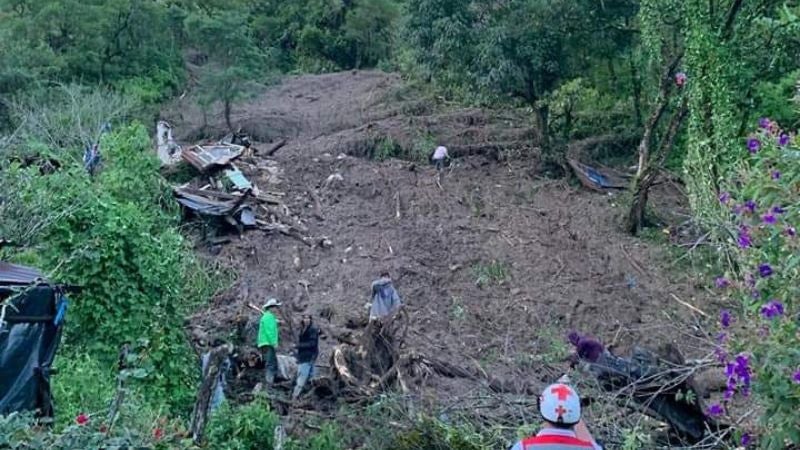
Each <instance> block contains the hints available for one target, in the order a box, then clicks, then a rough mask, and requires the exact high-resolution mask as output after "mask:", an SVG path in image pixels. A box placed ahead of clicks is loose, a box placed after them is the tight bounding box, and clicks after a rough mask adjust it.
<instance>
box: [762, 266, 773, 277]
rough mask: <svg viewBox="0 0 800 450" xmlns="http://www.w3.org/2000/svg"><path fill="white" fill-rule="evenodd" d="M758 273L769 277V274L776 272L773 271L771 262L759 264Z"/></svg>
mask: <svg viewBox="0 0 800 450" xmlns="http://www.w3.org/2000/svg"><path fill="white" fill-rule="evenodd" d="M758 273H759V274H760V275H761V278H767V277H768V276H770V275H772V274H773V273H774V272H773V271H772V266H770V265H769V264H766V263H765V264H759V266H758Z"/></svg>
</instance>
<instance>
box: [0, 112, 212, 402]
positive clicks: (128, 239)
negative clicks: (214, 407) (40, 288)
mask: <svg viewBox="0 0 800 450" xmlns="http://www.w3.org/2000/svg"><path fill="white" fill-rule="evenodd" d="M101 152H102V154H103V158H104V162H103V167H102V168H101V170H100V173H99V174H98V175H96V176H95V177H90V176H89V175H88V174H87V173H86V172H85V171H84V170H83V168H82V167H81V165H80V163H78V162H77V161H74V162H69V163H67V164H65V166H64V167H62V169H61V170H59V171H56V172H55V173H53V174H50V175H45V176H42V175H40V174H39V172H38V169H37V168H21V167H19V166H18V165H17V166H14V167H11V168H10V169H9V170H8V171H7V172H6V173H5V175H6V177H8V178H10V179H11V181H9V182H8V183H9V184H10V185H13V186H14V187H15V189H16V192H18V196H19V197H18V200H19V201H18V202H17V204H16V205H15V208H17V209H16V210H12V211H8V212H9V213H10V215H9V216H7V217H4V220H3V221H0V234H4V233H2V231H3V229H2V228H6V227H5V225H8V229H23V230H24V229H25V227H20V226H19V224H21V223H22V224H24V223H25V222H26V221H30V220H31V218H33V219H34V221H33V224H34V225H31V226H29V228H35V232H33V233H32V235H30V236H27V238H26V239H23V241H24V242H26V243H27V244H29V246H28V250H27V251H26V252H25V253H23V254H21V255H17V256H16V257H17V259H18V260H22V261H27V262H29V263H34V264H35V265H37V266H39V267H42V268H44V269H45V270H46V271H49V270H53V269H56V270H55V271H54V273H52V274H50V275H51V278H53V279H58V280H59V281H63V282H68V283H74V284H77V285H80V286H83V288H84V290H83V292H82V293H81V294H80V295H79V296H76V297H75V298H74V299H73V302H72V304H71V307H70V311H69V313H68V316H67V319H68V325H67V327H66V337H65V340H66V342H67V343H68V344H71V345H74V346H79V347H82V348H83V349H85V350H86V351H88V352H89V353H90V354H91V355H92V356H93V357H95V358H98V359H99V361H100V364H103V363H106V364H108V365H109V366H110V363H111V361H113V360H114V359H115V358H116V355H117V353H118V351H119V347H120V345H121V344H122V343H124V342H142V343H143V349H142V351H141V353H140V354H141V355H142V361H141V364H142V366H143V367H147V368H149V369H150V370H148V375H147V377H148V378H149V380H150V381H151V382H152V383H151V387H150V389H148V390H147V391H146V395H147V397H148V399H151V400H153V402H154V403H155V404H164V403H166V404H168V406H170V407H172V408H179V409H181V410H186V409H188V406H189V404H190V400H191V398H192V396H193V388H194V381H195V379H196V377H197V372H198V370H197V362H196V361H195V360H194V357H193V355H194V354H193V352H191V350H190V348H189V346H188V343H187V341H186V338H185V335H184V333H183V317H184V316H185V314H186V313H188V311H189V310H190V308H191V307H193V306H194V305H196V304H197V303H198V302H199V301H201V300H202V299H203V298H204V297H207V296H208V295H209V294H210V290H211V283H210V282H209V281H208V280H207V279H208V278H209V277H208V276H207V275H205V272H204V271H203V270H201V267H200V266H199V263H198V262H197V260H196V259H195V257H194V256H193V254H192V252H191V249H190V247H189V245H188V243H187V242H186V241H185V240H184V239H183V237H182V236H181V235H180V233H179V232H178V224H179V223H178V214H177V208H176V207H175V206H173V205H174V203H173V201H172V200H171V199H169V198H168V188H167V186H166V184H165V183H164V182H163V180H162V179H161V177H160V175H159V174H158V167H159V163H158V161H157V159H156V157H155V155H154V153H153V152H152V151H151V149H150V139H149V137H148V135H147V132H146V130H145V129H144V127H142V126H141V125H135V126H131V127H126V128H122V129H120V130H119V131H116V132H114V133H112V134H110V135H108V136H107V137H106V138H104V139H103V141H102V144H101ZM6 219H7V220H8V222H6V221H5V220H6ZM14 223H16V226H13V225H14ZM5 235H8V234H5ZM11 237H12V238H13V237H15V236H11ZM58 361H59V359H58V357H57V359H56V362H57V363H58Z"/></svg>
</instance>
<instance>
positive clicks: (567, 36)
mask: <svg viewBox="0 0 800 450" xmlns="http://www.w3.org/2000/svg"><path fill="white" fill-rule="evenodd" d="M489 9H490V13H489V14H490V23H489V26H488V28H487V30H486V32H485V33H484V34H483V35H482V36H481V42H480V44H479V55H478V70H479V71H480V75H479V78H480V82H481V84H482V85H484V86H485V87H487V88H489V89H492V90H495V91H497V92H500V93H503V94H506V95H509V96H511V97H515V98H518V99H521V100H523V101H524V102H525V103H526V104H527V105H528V106H530V107H531V108H532V109H533V110H534V112H535V118H536V126H537V130H538V131H539V132H540V133H541V135H540V141H541V143H542V144H545V145H547V141H548V136H549V133H548V115H549V106H548V103H547V96H548V95H549V94H550V93H551V92H552V91H553V90H554V89H556V88H557V87H558V85H559V83H560V82H561V81H562V80H563V79H565V78H566V77H568V76H569V74H570V63H571V61H570V55H571V43H572V42H571V39H574V38H575V37H576V35H577V33H578V32H579V30H581V29H583V26H582V20H583V18H584V17H585V16H584V15H582V14H581V12H582V11H581V10H580V8H579V7H578V6H577V4H576V2H574V1H568V0H510V1H508V2H505V3H503V4H502V5H500V6H495V5H490V6H489Z"/></svg>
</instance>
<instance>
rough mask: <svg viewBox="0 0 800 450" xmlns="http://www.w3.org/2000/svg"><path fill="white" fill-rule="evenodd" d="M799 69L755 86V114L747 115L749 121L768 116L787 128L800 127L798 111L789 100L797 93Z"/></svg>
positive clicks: (799, 77) (799, 112) (799, 78)
mask: <svg viewBox="0 0 800 450" xmlns="http://www.w3.org/2000/svg"><path fill="white" fill-rule="evenodd" d="M798 80H800V70H795V71H792V72H789V73H787V74H786V75H784V76H783V77H781V78H779V79H778V80H776V81H774V82H773V81H765V82H763V83H759V84H758V85H757V86H756V87H755V95H754V99H755V102H756V104H757V105H758V106H756V107H755V108H754V112H757V113H756V114H751V115H750V116H749V118H750V121H749V122H750V123H753V122H754V121H755V120H757V119H758V118H759V117H770V118H772V119H773V120H775V121H777V122H778V123H781V124H783V125H784V126H786V127H787V128H789V129H794V128H798V127H800V111H798V110H797V108H796V106H795V105H793V104H792V103H791V102H789V100H791V99H792V98H793V97H794V96H795V95H796V93H797V82H798Z"/></svg>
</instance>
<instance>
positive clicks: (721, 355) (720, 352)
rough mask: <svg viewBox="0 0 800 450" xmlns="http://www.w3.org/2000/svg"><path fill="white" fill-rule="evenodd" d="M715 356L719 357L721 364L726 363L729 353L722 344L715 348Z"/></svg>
mask: <svg viewBox="0 0 800 450" xmlns="http://www.w3.org/2000/svg"><path fill="white" fill-rule="evenodd" d="M714 356H716V357H717V360H718V361H719V363H720V364H724V363H725V361H727V360H728V353H727V352H726V351H725V349H723V348H722V347H720V346H717V348H715V349H714Z"/></svg>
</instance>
